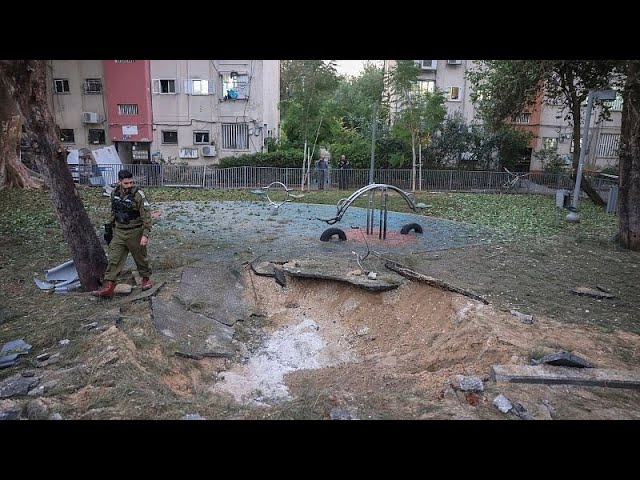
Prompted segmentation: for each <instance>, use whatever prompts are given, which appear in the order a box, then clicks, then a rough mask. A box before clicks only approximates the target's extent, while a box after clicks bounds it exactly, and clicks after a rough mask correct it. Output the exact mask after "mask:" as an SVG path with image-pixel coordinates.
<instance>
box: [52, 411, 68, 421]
mask: <svg viewBox="0 0 640 480" xmlns="http://www.w3.org/2000/svg"><path fill="white" fill-rule="evenodd" d="M49 420H64V419H63V418H62V415H60V414H59V413H58V412H56V413H54V414H52V415H50V416H49Z"/></svg>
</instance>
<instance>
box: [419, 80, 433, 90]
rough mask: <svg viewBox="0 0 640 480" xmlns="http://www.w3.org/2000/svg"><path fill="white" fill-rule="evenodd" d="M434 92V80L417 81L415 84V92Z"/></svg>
mask: <svg viewBox="0 0 640 480" xmlns="http://www.w3.org/2000/svg"><path fill="white" fill-rule="evenodd" d="M435 90H436V82H435V80H418V82H417V83H416V91H417V92H419V93H426V92H429V93H433V92H435Z"/></svg>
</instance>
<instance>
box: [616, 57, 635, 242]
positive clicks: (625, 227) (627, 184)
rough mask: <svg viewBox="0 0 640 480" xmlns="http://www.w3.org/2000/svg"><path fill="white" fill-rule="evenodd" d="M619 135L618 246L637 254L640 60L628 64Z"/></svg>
mask: <svg viewBox="0 0 640 480" xmlns="http://www.w3.org/2000/svg"><path fill="white" fill-rule="evenodd" d="M622 95H623V98H624V102H623V106H622V131H621V135H620V191H619V193H618V221H619V229H620V230H619V231H620V244H621V245H622V246H623V247H625V248H628V249H630V250H634V251H640V60H633V61H630V62H629V66H628V68H627V79H626V82H625V86H624V91H623V93H622Z"/></svg>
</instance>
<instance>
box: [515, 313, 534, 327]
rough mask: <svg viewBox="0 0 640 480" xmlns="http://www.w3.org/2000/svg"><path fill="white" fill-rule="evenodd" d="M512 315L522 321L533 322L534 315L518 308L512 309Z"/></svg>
mask: <svg viewBox="0 0 640 480" xmlns="http://www.w3.org/2000/svg"><path fill="white" fill-rule="evenodd" d="M511 315H514V316H516V317H518V318H519V319H520V321H521V322H522V323H527V324H529V325H531V324H533V315H527V314H526V313H522V312H519V311H518V310H511Z"/></svg>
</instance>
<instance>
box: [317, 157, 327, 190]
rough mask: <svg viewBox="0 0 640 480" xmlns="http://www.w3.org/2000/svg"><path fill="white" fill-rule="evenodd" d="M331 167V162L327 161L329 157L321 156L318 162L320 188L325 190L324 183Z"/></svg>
mask: <svg viewBox="0 0 640 480" xmlns="http://www.w3.org/2000/svg"><path fill="white" fill-rule="evenodd" d="M328 168H329V162H327V157H325V156H324V155H323V156H321V157H320V160H318V164H317V167H316V169H317V171H318V190H324V183H325V181H326V178H327V170H328Z"/></svg>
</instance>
